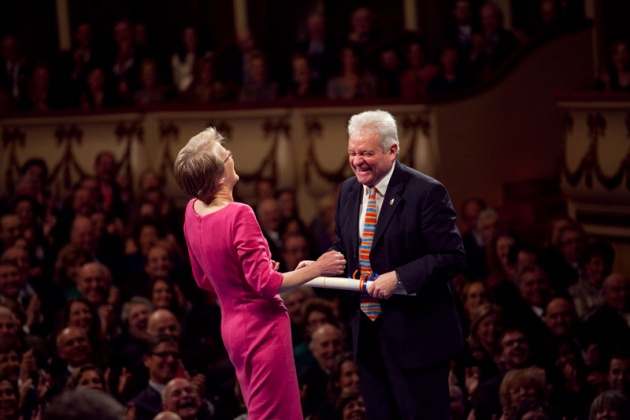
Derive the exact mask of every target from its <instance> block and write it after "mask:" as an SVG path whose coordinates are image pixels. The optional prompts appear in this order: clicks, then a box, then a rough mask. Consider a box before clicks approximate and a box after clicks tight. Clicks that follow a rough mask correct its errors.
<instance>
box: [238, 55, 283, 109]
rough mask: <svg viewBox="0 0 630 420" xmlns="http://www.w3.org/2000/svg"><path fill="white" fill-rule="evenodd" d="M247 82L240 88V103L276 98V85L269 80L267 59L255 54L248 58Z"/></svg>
mask: <svg viewBox="0 0 630 420" xmlns="http://www.w3.org/2000/svg"><path fill="white" fill-rule="evenodd" d="M249 75H250V77H249V81H247V82H245V83H244V84H243V85H242V86H241V91H240V94H239V100H240V101H241V102H251V101H271V100H273V99H276V97H277V96H278V84H277V83H276V82H275V81H273V80H270V79H269V75H268V67H267V59H266V58H265V55H264V54H262V53H260V52H257V53H252V54H251V55H250V56H249Z"/></svg>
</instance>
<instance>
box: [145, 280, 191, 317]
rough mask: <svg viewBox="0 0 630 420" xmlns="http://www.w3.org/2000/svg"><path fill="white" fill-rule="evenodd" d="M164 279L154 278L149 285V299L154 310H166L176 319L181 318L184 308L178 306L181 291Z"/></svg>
mask: <svg viewBox="0 0 630 420" xmlns="http://www.w3.org/2000/svg"><path fill="white" fill-rule="evenodd" d="M177 289H178V287H177V285H175V284H173V283H172V282H171V281H170V280H168V279H166V278H154V279H152V280H151V283H150V285H149V299H150V300H151V303H152V304H153V307H154V308H155V309H168V310H169V311H171V312H172V313H173V314H175V316H176V317H178V318H180V319H181V317H182V315H183V313H184V312H185V311H184V308H182V307H181V306H180V305H179V299H178V296H180V295H181V291H178V290H177Z"/></svg>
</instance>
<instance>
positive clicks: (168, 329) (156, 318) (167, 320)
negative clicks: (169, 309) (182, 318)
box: [148, 313, 181, 340]
mask: <svg viewBox="0 0 630 420" xmlns="http://www.w3.org/2000/svg"><path fill="white" fill-rule="evenodd" d="M148 332H149V335H150V336H152V337H157V336H158V335H169V336H171V337H173V338H175V339H176V340H179V337H180V333H181V331H180V328H179V323H178V322H177V319H176V318H175V316H174V315H173V314H170V313H160V314H158V315H155V314H154V315H153V316H152V317H151V318H150V320H149V327H148Z"/></svg>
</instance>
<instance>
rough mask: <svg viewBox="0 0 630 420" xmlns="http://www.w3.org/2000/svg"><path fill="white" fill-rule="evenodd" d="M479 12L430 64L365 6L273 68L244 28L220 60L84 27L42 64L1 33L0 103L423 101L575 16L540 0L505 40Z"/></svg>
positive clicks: (190, 47) (461, 11) (321, 21)
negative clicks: (340, 29)
mask: <svg viewBox="0 0 630 420" xmlns="http://www.w3.org/2000/svg"><path fill="white" fill-rule="evenodd" d="M479 3H480V2H476V1H473V2H471V1H469V0H456V1H454V2H453V9H452V14H451V16H450V19H449V21H448V22H444V23H443V24H442V25H441V29H442V32H443V34H442V36H441V37H440V39H439V40H431V41H430V42H433V44H431V45H430V46H431V47H432V48H430V50H431V51H438V53H437V54H436V57H432V55H433V54H428V53H427V44H426V40H424V39H422V37H420V36H419V34H418V33H410V32H406V33H405V32H401V30H400V28H383V27H382V25H379V24H378V23H379V20H378V16H376V15H375V14H374V12H373V11H372V10H370V9H369V8H366V7H360V8H358V9H356V10H354V11H353V12H352V14H351V16H349V17H348V19H349V21H350V31H349V32H348V33H347V34H346V35H345V37H341V38H335V37H333V36H332V35H331V34H332V31H331V30H330V29H331V28H329V27H327V22H326V18H325V15H324V14H322V13H312V14H310V15H308V17H307V19H306V22H304V23H303V26H304V29H305V30H304V32H305V37H304V38H303V39H299V40H293V41H288V42H289V44H291V43H292V44H293V48H291V49H290V50H291V51H292V53H291V54H290V56H288V57H283V58H282V59H281V60H279V62H273V63H270V62H269V61H268V57H269V54H268V53H269V51H264V49H263V48H261V47H260V46H259V43H258V42H257V40H256V39H255V37H254V36H253V35H252V32H251V31H250V30H245V31H242V32H241V33H239V34H237V37H236V38H237V40H236V43H235V44H234V45H233V46H232V47H229V48H224V49H222V50H219V51H217V50H215V49H213V48H212V47H211V45H212V42H210V41H208V40H204V39H202V38H203V37H202V36H200V30H199V28H196V27H193V26H188V27H185V28H182V30H181V33H180V34H178V35H175V36H176V37H177V38H179V39H180V42H179V47H178V48H177V49H176V50H174V51H165V50H164V48H163V47H161V46H160V45H156V44H154V43H153V42H152V39H151V38H150V36H149V33H150V31H149V28H147V26H146V25H145V24H143V23H137V22H131V21H128V20H120V21H118V22H116V23H115V24H114V25H113V28H112V34H111V35H108V34H94V33H93V25H92V24H91V23H89V22H84V23H81V24H79V25H78V26H77V27H76V29H75V30H74V34H73V45H72V49H71V50H70V51H64V52H59V53H58V54H56V55H55V57H54V59H49V60H43V59H41V58H38V57H28V56H24V55H23V54H22V52H21V50H20V40H19V39H18V38H17V37H16V36H14V35H5V36H4V37H3V38H2V45H1V57H0V92H1V93H0V97H1V98H2V101H1V102H2V105H3V108H6V109H7V110H9V111H35V112H47V111H49V110H58V109H83V110H98V109H102V108H108V107H115V106H151V105H163V104H166V103H170V104H193V105H203V104H216V103H225V102H252V101H269V100H275V99H288V100H301V99H361V98H364V99H365V98H367V99H370V98H395V99H405V100H425V99H427V97H428V96H431V95H440V94H445V93H451V92H457V91H461V90H462V89H465V88H466V87H469V86H471V85H474V84H475V83H478V82H483V81H485V80H488V79H489V78H490V77H491V76H492V74H493V73H494V72H495V71H496V70H497V69H498V68H499V67H500V66H501V65H502V64H503V63H504V62H505V60H506V59H507V58H508V57H509V56H511V55H512V54H513V53H514V52H515V51H517V50H518V48H519V47H521V46H523V45H526V44H527V43H528V42H529V40H531V39H533V38H538V37H541V36H545V35H552V34H554V33H558V32H559V31H561V30H562V29H563V28H566V27H568V26H570V25H571V24H574V23H576V22H579V21H580V19H581V18H582V17H583V12H582V11H581V10H580V7H579V6H580V2H576V1H567V0H564V1H556V0H541V2H540V8H539V13H538V15H537V16H536V17H535V18H534V19H532V20H531V21H532V23H530V24H529V25H528V26H527V27H524V28H519V29H518V30H515V31H511V30H508V29H506V25H505V22H504V18H503V14H502V12H501V9H500V8H499V7H498V6H497V5H496V4H494V3H492V2H484V3H483V4H479ZM576 5H577V6H578V7H576ZM153 29H155V28H153ZM393 34H396V35H393ZM97 35H98V36H97ZM95 39H106V40H107V41H106V42H101V43H96V42H95Z"/></svg>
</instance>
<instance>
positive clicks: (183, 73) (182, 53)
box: [171, 26, 204, 92]
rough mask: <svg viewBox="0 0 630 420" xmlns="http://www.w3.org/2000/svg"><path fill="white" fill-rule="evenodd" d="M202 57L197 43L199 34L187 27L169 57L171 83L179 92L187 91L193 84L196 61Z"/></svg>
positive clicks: (195, 29) (192, 27)
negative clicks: (177, 46)
mask: <svg viewBox="0 0 630 420" xmlns="http://www.w3.org/2000/svg"><path fill="white" fill-rule="evenodd" d="M203 56H204V54H203V52H202V49H201V45H200V43H199V34H198V32H197V28H195V27H194V26H187V27H185V28H184V30H183V31H182V39H181V44H180V46H179V48H178V49H177V51H176V52H175V53H174V54H173V55H172V56H171V71H172V73H173V83H174V84H175V87H176V88H177V90H179V91H180V92H184V91H186V90H188V88H189V87H190V85H191V84H192V82H193V75H194V68H195V65H196V64H197V60H199V59H200V58H202V57H203Z"/></svg>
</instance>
